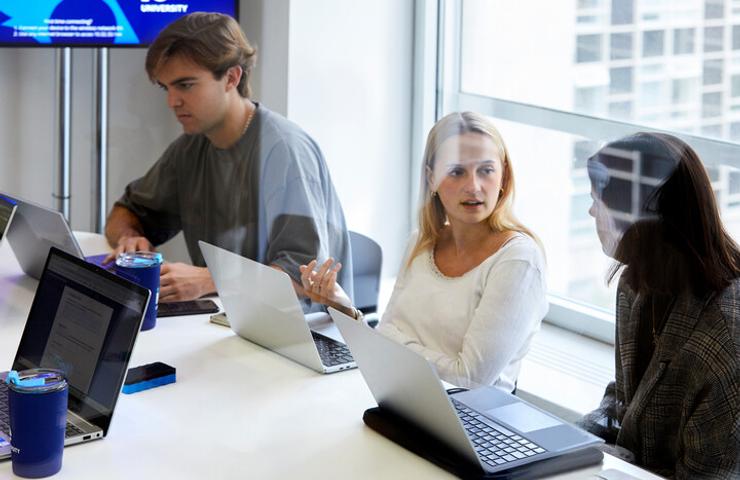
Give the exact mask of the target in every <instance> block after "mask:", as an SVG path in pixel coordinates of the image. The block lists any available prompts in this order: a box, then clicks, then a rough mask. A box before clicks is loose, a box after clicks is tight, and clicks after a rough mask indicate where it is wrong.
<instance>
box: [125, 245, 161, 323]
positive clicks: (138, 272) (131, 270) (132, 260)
mask: <svg viewBox="0 0 740 480" xmlns="http://www.w3.org/2000/svg"><path fill="white" fill-rule="evenodd" d="M160 265H162V254H161V253H158V252H124V253H119V254H118V257H116V274H118V275H120V276H121V277H123V278H126V279H128V280H131V281H132V282H134V283H137V284H139V285H141V286H142V287H144V288H148V289H149V290H151V291H152V296H151V297H150V298H149V305H147V307H146V314H145V315H144V321H143V322H142V323H141V330H150V329H152V328H154V327H155V326H156V325H157V302H158V301H159V268H160Z"/></svg>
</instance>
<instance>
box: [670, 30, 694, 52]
mask: <svg viewBox="0 0 740 480" xmlns="http://www.w3.org/2000/svg"><path fill="white" fill-rule="evenodd" d="M694 31H695V30H694V29H693V28H677V29H675V30H674V31H673V53H674V54H676V55H681V54H686V53H694Z"/></svg>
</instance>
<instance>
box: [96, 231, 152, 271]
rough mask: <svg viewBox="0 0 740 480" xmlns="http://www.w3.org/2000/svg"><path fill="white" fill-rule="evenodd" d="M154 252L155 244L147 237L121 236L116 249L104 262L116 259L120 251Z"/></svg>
mask: <svg viewBox="0 0 740 480" xmlns="http://www.w3.org/2000/svg"><path fill="white" fill-rule="evenodd" d="M140 251H143V252H153V251H154V246H153V245H152V244H151V242H149V240H147V239H146V237H138V236H136V237H121V238H119V239H118V245H117V246H116V248H115V249H113V251H112V252H111V253H110V254H109V255H108V256H107V257H105V260H103V264H106V263H109V262H112V261H113V260H115V259H116V257H117V256H118V254H119V253H124V252H140Z"/></svg>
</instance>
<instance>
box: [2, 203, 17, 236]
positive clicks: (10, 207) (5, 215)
mask: <svg viewBox="0 0 740 480" xmlns="http://www.w3.org/2000/svg"><path fill="white" fill-rule="evenodd" d="M15 206H16V202H15V200H13V199H11V198H8V197H6V196H4V195H0V240H2V239H3V237H4V236H5V231H6V230H7V229H8V224H9V223H10V218H11V217H12V216H13V212H14V211H15Z"/></svg>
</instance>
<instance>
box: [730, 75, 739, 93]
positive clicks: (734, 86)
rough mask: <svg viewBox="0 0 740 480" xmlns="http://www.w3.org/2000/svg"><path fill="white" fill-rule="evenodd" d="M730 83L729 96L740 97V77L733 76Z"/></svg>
mask: <svg viewBox="0 0 740 480" xmlns="http://www.w3.org/2000/svg"><path fill="white" fill-rule="evenodd" d="M730 83H731V89H730V95H731V96H733V97H740V75H733V76H732V80H731V82H730Z"/></svg>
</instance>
